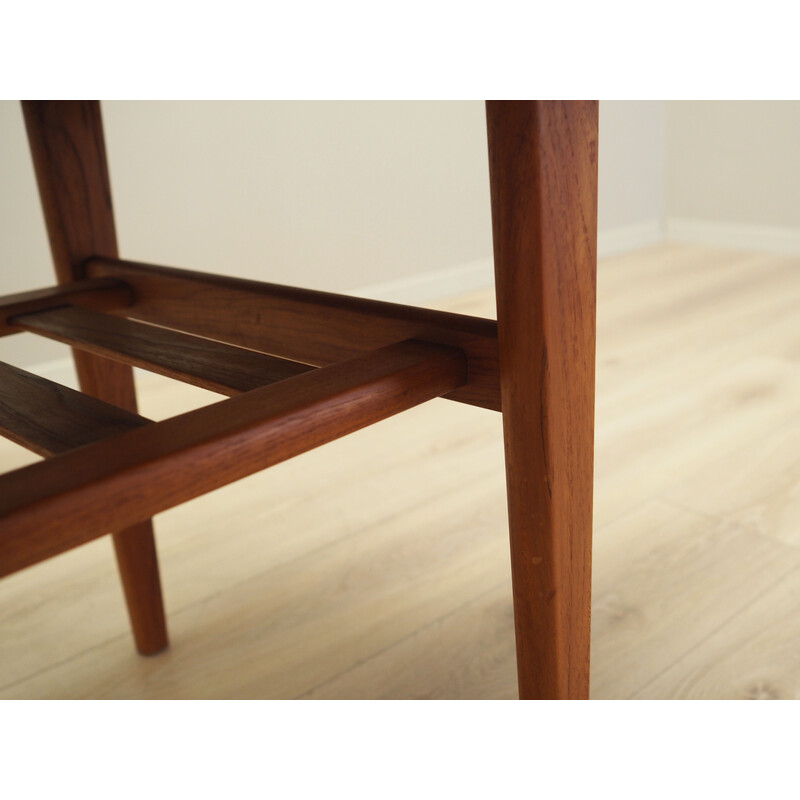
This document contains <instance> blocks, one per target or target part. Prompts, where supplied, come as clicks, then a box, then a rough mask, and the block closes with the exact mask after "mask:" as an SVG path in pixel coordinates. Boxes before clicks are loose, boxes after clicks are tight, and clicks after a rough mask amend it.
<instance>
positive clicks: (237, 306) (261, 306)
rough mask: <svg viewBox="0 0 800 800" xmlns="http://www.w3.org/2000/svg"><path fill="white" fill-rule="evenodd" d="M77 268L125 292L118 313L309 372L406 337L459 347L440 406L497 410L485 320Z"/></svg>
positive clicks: (117, 264)
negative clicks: (460, 368) (452, 403)
mask: <svg viewBox="0 0 800 800" xmlns="http://www.w3.org/2000/svg"><path fill="white" fill-rule="evenodd" d="M85 268H86V274H87V275H89V276H91V277H111V278H116V279H119V280H122V281H124V282H125V283H126V284H128V285H130V286H131V288H132V289H133V291H134V294H135V298H136V299H135V302H134V304H133V306H132V307H130V308H127V309H125V311H124V314H125V316H128V317H131V318H133V319H139V320H143V321H145V322H153V323H155V324H157V325H164V326H165V327H168V328H176V329H178V330H183V331H187V332H189V333H196V334H198V335H200V336H207V337H209V338H212V339H217V340H219V341H223V342H229V343H231V344H236V345H240V346H242V347H249V348H252V349H253V350H259V351H261V352H264V353H272V354H273V355H276V356H280V357H282V358H289V359H292V360H295V361H301V362H303V363H307V364H313V365H314V366H324V365H326V364H333V363H336V362H337V361H342V360H344V359H347V358H352V357H353V356H355V355H358V354H359V353H365V352H369V351H370V350H375V349H377V348H379V347H385V346H386V345H389V344H393V343H395V342H399V341H403V340H405V339H420V340H423V341H426V342H435V343H437V344H445V345H449V346H451V347H458V348H459V349H461V350H463V351H464V353H466V355H467V358H468V360H469V377H468V380H467V383H466V384H465V385H464V386H462V387H460V388H458V389H456V390H455V391H454V392H452V393H450V394H448V395H447V397H448V399H450V400H458V401H461V402H464V403H470V404H473V405H479V406H482V407H484V408H491V409H494V410H495V411H499V410H500V385H499V377H498V366H497V325H496V323H495V322H494V321H493V320H487V319H480V318H477V317H469V316H464V315H461V314H451V313H446V312H442V311H432V310H429V309H424V308H414V307H411V306H403V305H398V304H396V303H385V302H381V301H378V300H366V299H363V298H358V297H350V296H347V295H338V294H331V293H328V292H316V291H312V290H309V289H297V288H293V287H290V286H276V285H274V284H269V283H261V282H257V281H248V280H242V279H239V278H230V277H226V276H221V275H210V274H206V273H200V272H193V271H190V270H183V269H173V268H170V267H158V266H153V265H150V264H138V263H135V262H131V261H119V260H116V259H112V258H92V259H90V260H89V261H88V262H87V263H86V267H85Z"/></svg>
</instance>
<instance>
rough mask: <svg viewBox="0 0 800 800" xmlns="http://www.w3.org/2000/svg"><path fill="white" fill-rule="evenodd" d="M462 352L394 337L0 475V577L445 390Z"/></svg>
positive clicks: (452, 385)
mask: <svg viewBox="0 0 800 800" xmlns="http://www.w3.org/2000/svg"><path fill="white" fill-rule="evenodd" d="M465 380H466V359H465V358H464V354H463V353H462V352H460V351H459V350H456V349H454V348H449V347H442V346H439V345H433V344H429V343H426V342H414V341H410V342H400V343H397V344H394V345H391V346H389V347H386V348H382V349H381V350H377V351H375V352H371V353H367V354H364V355H360V356H357V357H356V358H353V359H351V360H349V361H344V362H340V363H338V364H334V365H331V366H329V367H323V368H321V369H318V370H314V371H313V372H307V373H304V374H303V375H298V376H296V377H294V378H290V379H288V380H286V381H281V382H280V383H275V384H272V385H271V386H264V387H261V388H259V389H254V390H252V391H250V392H246V393H244V394H240V395H238V396H236V397H232V398H230V399H226V400H223V401H221V402H219V403H215V404H213V405H210V406H206V407H204V408H201V409H198V410H196V411H191V412H189V413H186V414H183V415H181V416H178V417H173V418H171V419H168V420H165V421H163V422H154V423H152V424H150V425H146V426H145V427H142V428H140V429H138V430H134V431H129V432H126V433H122V434H120V435H118V436H112V437H111V438H109V439H105V440H103V441H100V442H96V443H95V444H90V445H87V446H85V447H82V448H79V449H78V450H72V451H70V452H68V453H64V454H63V455H59V456H55V457H54V458H51V459H48V460H46V461H42V462H39V463H37V464H32V465H30V466H27V467H23V468H22V469H18V470H15V471H13V472H10V473H7V474H6V475H3V476H0V575H6V574H9V573H11V572H15V571H17V570H20V569H23V568H24V567H26V566H29V565H31V564H35V563H37V562H39V561H42V560H44V559H45V558H49V557H50V556H54V555H57V554H58V553H61V552H64V551H66V550H69V549H71V548H73V547H76V546H78V545H80V544H83V543H84V542H87V541H90V540H91V539H94V538H97V537H98V536H102V535H103V534H105V533H107V532H108V531H110V530H116V529H120V528H124V527H127V526H130V525H133V524H134V523H137V522H139V521H141V520H143V519H147V518H148V517H150V516H152V515H153V514H156V513H158V512H159V511H163V510H165V509H167V508H171V507H172V506H175V505H178V504H179V503H182V502H184V501H186V500H189V499H191V498H193V497H197V496H198V495H200V494H204V493H205V492H209V491H211V490H212V489H216V488H218V487H220V486H224V485H225V484H228V483H230V482H232V481H234V480H237V479H239V478H243V477H245V476H246V475H249V474H251V473H253V472H256V471H258V470H261V469H264V468H265V467H268V466H271V465H273V464H277V463H279V462H280V461H284V460H286V459H288V458H291V457H292V456H295V455H298V454H300V453H303V452H305V451H306V450H310V449H312V448H314V447H317V446H319V445H321V444H324V443H326V442H330V441H332V440H333V439H336V438H338V437H340V436H343V435H345V434H347V433H351V432H352V431H355V430H358V429H360V428H363V427H366V426H367V425H371V424H373V423H375V422H378V421H379V420H381V419H384V418H386V417H389V416H392V415H393V414H396V413H398V412H400V411H403V410H405V409H408V408H411V407H412V406H415V405H418V404H419V403H423V402H425V401H426V400H430V399H432V398H434V397H439V396H441V395H443V394H446V393H447V392H452V391H453V390H454V389H456V388H457V387H458V386H459V385H460V384H462V383H463V382H464V381H465Z"/></svg>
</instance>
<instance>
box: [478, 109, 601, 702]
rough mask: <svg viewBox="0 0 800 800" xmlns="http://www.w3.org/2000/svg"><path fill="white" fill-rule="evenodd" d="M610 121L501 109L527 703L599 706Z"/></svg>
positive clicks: (498, 166) (515, 571)
mask: <svg viewBox="0 0 800 800" xmlns="http://www.w3.org/2000/svg"><path fill="white" fill-rule="evenodd" d="M597 113H598V109H597V103H596V102H536V103H530V102H499V101H498V102H490V103H488V104H487V119H488V134H489V175H490V182H491V192H492V222H493V230H494V258H495V273H496V277H495V285H496V290H497V325H498V337H499V347H500V373H501V392H502V398H503V426H504V432H505V446H506V475H507V485H508V514H509V529H510V535H511V572H512V582H513V588H514V617H515V625H516V634H517V659H518V675H519V686H520V696H521V697H523V698H588V696H589V633H590V613H591V564H592V562H591V543H592V474H593V472H592V470H593V454H594V369H595V294H596V286H595V280H596V268H597V145H598V142H597V122H598V120H597Z"/></svg>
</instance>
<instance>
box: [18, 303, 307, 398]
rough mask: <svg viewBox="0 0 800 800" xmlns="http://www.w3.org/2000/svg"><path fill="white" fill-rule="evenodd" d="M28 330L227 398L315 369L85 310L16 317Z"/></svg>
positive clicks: (54, 311) (67, 308) (39, 313)
mask: <svg viewBox="0 0 800 800" xmlns="http://www.w3.org/2000/svg"><path fill="white" fill-rule="evenodd" d="M13 324H14V325H16V326H18V327H19V328H20V329H22V330H26V331H32V332H33V333H38V334H42V335H43V336H48V337H50V338H51V339H56V340H58V341H60V342H66V343H67V344H72V345H74V346H76V347H79V348H81V349H84V350H87V351H88V352H90V353H96V354H97V355H101V356H106V357H108V358H112V359H118V360H120V361H123V362H124V363H126V364H132V365H134V366H137V367H142V368H144V369H149V370H151V371H152V372H158V373H160V374H161V375H167V376H169V377H171V378H178V379H179V380H183V381H186V382H187V383H192V384H194V385H196V386H202V387H203V388H204V389H210V390H211V391H214V392H221V393H222V394H228V395H233V394H238V393H239V392H246V391H249V390H250V389H256V388H257V387H259V386H266V385H267V384H269V383H275V382H276V381H281V380H284V379H286V378H291V377H294V376H295V375H301V374H302V373H304V372H309V371H310V370H312V369H314V367H310V366H308V364H299V363H297V362H296V361H287V360H286V359H282V358H276V357H275V356H269V355H265V354H264V353H256V352H255V351H253V350H245V349H244V348H242V347H234V346H232V345H229V344H223V343H222V342H215V341H213V340H211V339H202V338H200V337H199V336H190V335H189V334H186V333H179V332H177V331H171V330H169V329H167V328H157V327H155V326H154V325H145V324H144V323H142V322H132V321H131V320H127V319H121V318H119V317H113V316H110V315H108V314H100V313H98V312H95V311H89V310H87V309H83V308H71V307H65V308H57V309H54V310H52V311H42V312H38V313H35V314H26V315H24V316H20V317H15V318H14V320H13Z"/></svg>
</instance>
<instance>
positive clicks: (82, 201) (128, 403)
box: [22, 100, 167, 654]
mask: <svg viewBox="0 0 800 800" xmlns="http://www.w3.org/2000/svg"><path fill="white" fill-rule="evenodd" d="M22 108H23V114H24V116H25V125H26V128H27V131H28V141H29V143H30V148H31V155H32V156H33V164H34V169H35V171H36V180H37V183H38V185H39V196H40V198H41V201H42V208H43V211H44V217H45V224H46V226H47V233H48V236H49V238H50V248H51V250H52V253H53V261H54V264H55V271H56V277H57V279H58V281H59V283H67V282H69V281H72V280H76V279H80V278H81V277H82V275H81V268H82V264H83V262H84V261H85V260H86V259H87V258H89V257H90V256H92V255H102V256H110V257H116V256H117V240H116V232H115V229H114V215H113V211H112V206H111V186H110V182H109V178H108V166H107V164H106V155H105V143H104V140H103V125H102V121H101V118H100V105H99V103H97V102H96V101H75V102H72V101H70V102H58V101H49V100H48V101H24V102H23V104H22ZM73 355H74V357H75V366H76V369H77V373H78V381H79V383H80V386H81V389H82V390H83V391H84V392H86V393H87V394H91V395H94V396H95V397H98V398H100V399H101V400H105V401H106V402H109V403H114V404H115V405H118V406H120V407H122V408H126V409H128V410H129V411H135V410H136V395H135V391H134V384H133V371H132V370H131V368H130V367H128V366H126V365H123V364H119V363H116V362H114V361H110V360H108V359H105V358H101V357H99V356H95V355H91V354H89V353H83V352H79V351H73ZM113 538H114V548H115V551H116V555H117V563H118V565H119V570H120V576H121V578H122V584H123V588H124V591H125V598H126V601H127V604H128V612H129V615H130V619H131V624H132V627H133V634H134V638H135V640H136V646H137V649H138V650H139V652H141V653H144V654H152V653H157V652H158V651H159V650H162V649H163V648H164V647H166V646H167V629H166V622H165V619H164V608H163V604H162V598H161V585H160V579H159V574H158V561H157V558H156V550H155V539H154V537H153V528H152V525H151V524H150V522H149V521H148V522H144V523H141V524H140V525H136V526H134V527H132V528H129V529H128V530H124V531H120V532H118V533H115V534H114V535H113Z"/></svg>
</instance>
